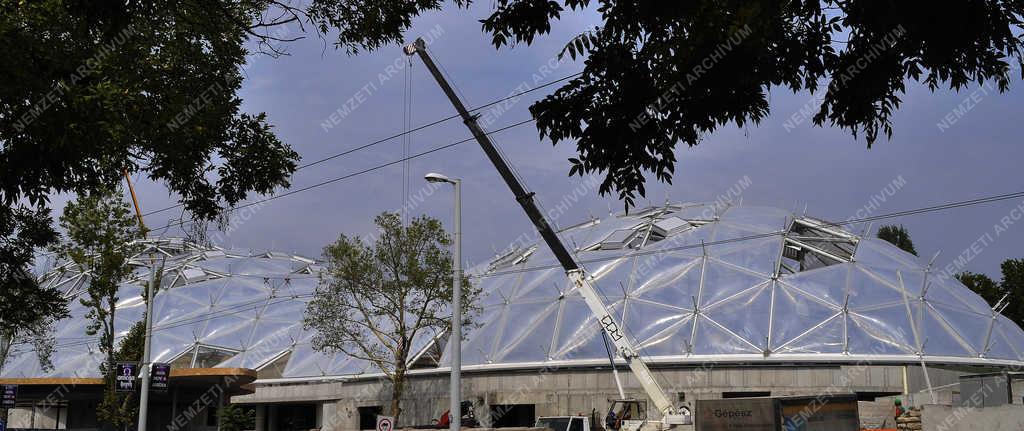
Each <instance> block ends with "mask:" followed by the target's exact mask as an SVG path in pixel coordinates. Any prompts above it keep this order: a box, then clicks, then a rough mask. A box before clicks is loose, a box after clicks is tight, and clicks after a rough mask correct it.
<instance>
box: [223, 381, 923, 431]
mask: <svg viewBox="0 0 1024 431" xmlns="http://www.w3.org/2000/svg"><path fill="white" fill-rule="evenodd" d="M655 375H656V376H657V378H658V379H659V381H660V383H661V384H662V385H663V387H664V389H665V390H666V391H667V392H668V393H669V394H670V395H671V396H672V397H673V401H677V400H678V399H680V398H685V400H686V401H688V402H692V401H694V400H698V399H716V398H721V397H722V393H723V392H770V393H771V395H772V396H786V395H817V394H822V393H853V392H868V393H900V392H902V391H903V370H902V368H901V367H900V366H820V367H809V366H789V367H783V366H776V367H747V368H739V367H725V366H718V367H714V368H703V369H701V368H679V369H661V370H655ZM620 377H621V378H622V383H623V387H624V388H625V391H626V395H627V396H631V397H636V398H640V399H646V395H645V393H644V392H643V391H642V389H641V387H640V385H639V383H638V382H637V381H636V378H635V377H634V376H633V375H632V374H630V373H629V372H622V373H620ZM389 387H390V386H389V385H388V384H387V383H386V382H383V381H381V380H376V379H367V380H361V381H350V382H346V383H338V382H328V383H296V384H287V385H274V386H271V385H257V388H256V393H255V394H252V395H246V396H237V397H234V398H233V399H232V402H234V403H281V402H302V401H306V402H309V401H315V402H319V403H322V407H321V411H320V418H319V419H320V425H321V428H322V429H323V430H324V431H333V430H352V429H357V428H358V424H359V411H358V409H359V407H364V406H387V405H388V400H389V399H390V389H389ZM463 394H464V398H465V399H466V400H471V401H473V403H474V405H475V407H476V409H475V412H476V415H477V418H478V419H480V420H481V422H483V424H485V425H487V424H490V423H491V421H490V419H491V418H490V417H489V415H490V406H491V405H502V404H534V405H535V409H536V415H538V416H546V415H566V414H576V413H584V414H587V413H590V412H591V411H592V410H594V409H596V410H597V411H598V414H599V415H600V416H602V417H603V415H604V413H605V412H606V411H607V409H608V407H609V406H610V403H609V400H612V399H616V398H619V395H618V391H617V390H616V386H615V382H614V380H613V377H612V373H611V371H609V370H607V369H540V370H531V371H517V372H511V371H505V372H490V373H467V374H463ZM402 408H403V413H402V417H401V420H400V423H401V424H406V425H410V424H429V423H431V421H432V420H433V419H436V418H437V417H438V416H440V414H441V413H442V412H443V411H445V410H447V409H448V376H447V375H446V374H442V375H418V376H412V377H411V378H410V381H409V384H408V387H407V389H406V393H405V394H404V396H403V401H402ZM649 408H653V405H649ZM385 411H386V410H385ZM267 419H269V418H267ZM268 422H269V420H268ZM266 431H274V430H266Z"/></svg>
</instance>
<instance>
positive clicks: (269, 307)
mask: <svg viewBox="0 0 1024 431" xmlns="http://www.w3.org/2000/svg"><path fill="white" fill-rule="evenodd" d="M559 235H560V236H561V237H562V239H563V241H564V242H565V243H566V244H569V245H570V247H571V248H572V249H573V251H574V253H575V255H576V258H577V261H578V262H580V263H581V264H582V265H583V266H584V267H585V268H587V270H588V274H590V276H591V277H592V278H593V283H594V285H595V286H596V288H597V289H598V291H599V293H600V294H601V295H602V296H603V299H604V302H605V304H606V305H607V306H608V308H609V310H610V311H612V312H613V313H615V314H616V315H617V316H618V317H619V319H620V322H622V323H623V326H624V327H625V331H626V334H627V336H629V337H630V338H631V339H633V340H634V342H635V343H636V345H638V346H639V347H640V353H641V354H642V356H643V358H644V360H645V361H647V362H651V363H666V364H677V363H678V364H685V363H704V362H711V363H730V362H734V363H758V362H836V363H856V362H860V361H878V362H887V363H920V361H922V360H923V361H926V362H930V363H957V364H972V365H993V366H1006V365H1017V366H1019V365H1024V331H1022V330H1021V329H1020V328H1019V327H1018V326H1017V325H1016V324H1014V323H1013V322H1011V321H1010V320H1008V319H1007V318H1005V317H1004V316H1002V315H1000V314H998V313H996V312H994V311H993V309H992V308H991V306H990V305H989V304H987V303H985V301H984V300H982V299H981V298H980V297H979V296H978V295H976V294H975V293H973V292H971V291H970V290H969V289H967V288H966V287H964V286H963V285H962V284H960V283H959V282H958V281H957V280H956V279H955V278H953V277H951V276H950V275H948V274H945V273H943V272H941V271H938V270H937V269H935V268H929V266H928V264H927V263H926V262H923V261H922V260H920V259H919V258H918V257H916V256H913V255H911V254H908V253H906V252H903V251H902V250H900V249H898V248H896V247H895V246H892V245H891V244H889V243H887V242H884V241H881V240H877V239H874V238H870V237H864V236H861V235H857V234H854V233H853V232H851V230H850V229H849V228H848V227H847V226H845V225H836V224H832V223H827V222H825V221H822V220H820V219H816V218H813V217H809V216H806V215H801V214H795V213H792V212H789V211H784V210H779V209H774V208H764V207H752V206H731V207H725V206H721V205H716V204H669V205H664V206H659V207H651V208H646V209H642V210H638V211H635V212H633V213H631V214H629V215H622V214H620V215H610V216H608V217H606V218H603V219H591V220H587V221H585V222H583V223H580V224H578V225H574V226H569V227H566V228H564V229H562V230H561V231H560V232H559ZM142 245H143V246H144V248H143V250H142V251H141V252H139V253H138V254H137V255H136V256H135V257H134V258H133V259H132V261H131V264H132V265H133V266H135V272H134V275H133V277H132V278H131V279H130V280H128V281H127V282H125V283H124V284H123V285H122V287H121V291H120V292H121V293H120V300H119V302H118V304H117V313H116V318H117V322H116V330H117V333H118V337H122V336H124V335H125V334H126V333H127V331H128V329H129V328H130V327H131V326H132V325H133V324H134V323H135V322H137V321H139V320H141V318H142V313H143V310H144V303H143V300H142V297H141V289H142V285H143V284H144V283H145V282H146V281H148V279H149V274H150V269H151V262H152V261H153V259H154V257H156V259H157V261H158V262H160V263H161V264H163V265H164V272H163V279H162V282H161V289H160V291H159V292H158V293H157V295H156V299H155V302H154V316H155V320H154V329H153V331H154V332H153V349H152V351H153V360H154V361H157V362H170V363H172V364H173V366H174V367H176V368H210V367H243V368H252V369H256V370H258V371H259V376H260V378H276V377H283V378H297V377H317V376H344V375H355V374H363V373H376V372H377V371H378V370H376V369H375V368H373V367H372V366H370V365H369V364H367V363H366V362H364V361H360V360H355V359H352V358H349V357H347V356H345V355H344V354H341V353H338V354H323V353H319V352H316V351H314V350H313V349H312V347H311V345H310V339H311V337H312V334H311V333H309V332H307V331H304V330H303V328H302V316H303V312H304V310H305V308H306V304H307V303H308V302H309V300H310V299H311V298H312V296H313V293H314V291H315V289H316V286H317V283H318V282H319V277H320V274H321V271H322V268H321V267H320V265H319V264H318V263H317V262H315V261H314V260H312V259H308V258H304V257H301V256H295V255H291V254H286V253H278V252H254V251H250V250H225V249H221V248H218V247H213V246H200V245H197V244H193V243H189V242H186V241H183V240H181V239H159V240H158V239H150V240H145V241H142ZM469 273H470V274H471V276H470V277H471V281H472V282H473V283H475V284H477V285H478V286H479V287H480V288H481V290H482V295H481V299H480V302H479V305H480V306H481V308H482V312H481V314H480V315H479V316H477V317H476V319H475V321H476V322H477V324H476V325H475V326H474V327H473V328H472V329H471V330H470V331H469V333H468V336H467V338H466V339H465V340H464V341H463V345H462V350H463V364H464V366H465V367H466V368H468V369H505V368H519V367H524V368H529V367H540V366H548V365H554V364H557V365H559V366H562V365H564V366H573V365H603V364H607V361H608V356H607V352H606V350H605V345H604V343H603V340H602V338H601V333H600V332H599V325H598V324H597V323H596V321H595V319H594V317H593V315H592V313H591V312H590V309H589V308H588V307H587V306H586V305H585V304H584V302H583V299H582V297H581V296H580V294H579V292H577V291H575V290H574V288H572V287H570V286H569V283H568V280H567V278H566V276H565V273H564V272H563V270H562V269H561V267H559V266H558V264H557V262H556V261H555V259H554V258H553V257H552V255H551V253H550V252H549V251H548V249H547V248H546V247H545V246H544V245H543V244H524V245H522V246H519V247H512V248H510V250H509V251H508V252H507V253H503V254H502V255H500V256H497V257H496V258H494V259H493V260H492V261H491V262H489V263H487V264H484V265H482V266H480V267H478V268H475V269H473V270H471V271H469ZM41 280H42V282H43V283H44V284H47V285H50V286H55V287H58V288H60V289H61V290H62V291H64V292H65V293H66V294H67V295H68V297H69V298H72V301H71V314H72V317H71V318H69V319H65V320H62V321H60V322H58V323H57V324H56V325H55V335H56V340H55V341H56V343H55V348H56V352H55V354H54V357H53V362H54V369H53V370H51V371H44V370H41V369H40V367H39V364H38V360H37V358H36V355H35V353H34V351H33V350H32V347H31V345H30V344H24V343H22V344H17V345H15V346H14V347H13V348H12V353H11V355H10V357H9V358H8V360H7V361H6V363H5V364H4V367H3V370H2V372H0V376H3V377H97V376H98V367H99V363H100V362H101V361H102V360H103V358H102V356H101V355H100V353H99V351H98V349H97V348H96V337H94V336H92V337H91V336H87V335H86V334H85V326H86V325H87V324H88V320H87V319H86V317H85V314H86V310H85V308H84V307H83V306H82V305H81V304H80V303H79V302H78V301H77V299H76V298H77V297H78V295H80V294H81V292H82V289H83V288H84V287H85V285H86V284H85V283H88V280H89V275H88V274H87V273H82V272H81V271H79V270H78V269H77V268H75V267H74V265H67V264H65V265H63V266H60V267H58V268H57V269H55V270H54V271H51V272H49V273H48V274H46V275H44V276H43V277H42V279H41ZM414 342H415V344H416V345H415V349H414V351H415V352H416V355H414V357H413V358H412V360H411V365H412V366H413V368H427V369H429V368H435V367H438V366H441V367H445V366H447V364H448V360H449V358H448V354H447V352H448V349H447V348H446V346H445V345H444V344H445V343H446V337H445V334H423V335H422V336H421V337H420V338H419V339H417V340H415V341H414Z"/></svg>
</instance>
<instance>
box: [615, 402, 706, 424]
mask: <svg viewBox="0 0 1024 431" xmlns="http://www.w3.org/2000/svg"><path fill="white" fill-rule="evenodd" d="M680 425H681V427H679V426H680ZM692 426H693V416H691V414H690V409H689V407H687V406H682V407H680V412H679V413H678V414H673V415H667V416H665V417H663V418H662V420H660V421H656V420H652V419H649V418H648V417H647V403H646V402H645V401H640V400H637V399H622V400H614V401H612V406H611V408H609V409H608V414H607V415H606V416H605V423H604V427H605V429H606V430H609V431H647V430H667V429H673V428H679V429H682V430H685V429H692Z"/></svg>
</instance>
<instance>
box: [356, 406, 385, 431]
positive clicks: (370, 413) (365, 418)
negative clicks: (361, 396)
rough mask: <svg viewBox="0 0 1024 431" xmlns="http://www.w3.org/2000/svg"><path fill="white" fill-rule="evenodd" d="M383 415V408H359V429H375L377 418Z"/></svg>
mask: <svg viewBox="0 0 1024 431" xmlns="http://www.w3.org/2000/svg"><path fill="white" fill-rule="evenodd" d="M382 414H384V407H381V406H366V407H360V408H359V429H361V430H372V429H377V416H378V415H382Z"/></svg>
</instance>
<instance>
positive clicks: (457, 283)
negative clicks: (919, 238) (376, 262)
mask: <svg viewBox="0 0 1024 431" xmlns="http://www.w3.org/2000/svg"><path fill="white" fill-rule="evenodd" d="M424 179H426V180H427V181H428V182H431V183H448V184H451V185H452V186H454V187H455V223H454V224H455V235H454V238H453V240H454V242H455V243H454V244H452V248H453V249H454V250H455V251H454V252H453V254H454V256H453V257H452V330H451V333H450V337H449V339H450V340H451V343H450V345H451V355H452V360H451V363H452V376H451V407H450V408H449V410H448V412H449V413H448V418H449V419H450V425H449V429H450V430H451V431H458V430H459V429H460V428H461V427H462V412H461V410H462V394H461V389H462V387H461V386H460V383H461V378H462V376H461V374H462V180H460V179H457V178H448V177H447V176H445V175H442V174H438V173H434V172H431V173H429V174H427V175H426V176H425V177H424Z"/></svg>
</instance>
